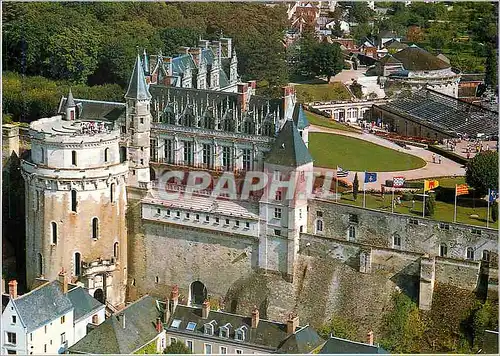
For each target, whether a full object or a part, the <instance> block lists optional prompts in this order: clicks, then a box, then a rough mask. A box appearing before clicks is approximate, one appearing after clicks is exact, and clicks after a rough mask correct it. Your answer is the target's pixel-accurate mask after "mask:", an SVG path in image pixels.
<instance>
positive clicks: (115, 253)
mask: <svg viewBox="0 0 500 356" xmlns="http://www.w3.org/2000/svg"><path fill="white" fill-rule="evenodd" d="M113 257H114V258H116V259H118V242H115V243H114V244H113Z"/></svg>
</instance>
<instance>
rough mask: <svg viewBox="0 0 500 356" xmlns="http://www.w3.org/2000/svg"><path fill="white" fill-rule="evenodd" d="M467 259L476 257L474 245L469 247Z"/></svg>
mask: <svg viewBox="0 0 500 356" xmlns="http://www.w3.org/2000/svg"><path fill="white" fill-rule="evenodd" d="M467 259H468V260H473V259H474V249H473V248H472V247H467Z"/></svg>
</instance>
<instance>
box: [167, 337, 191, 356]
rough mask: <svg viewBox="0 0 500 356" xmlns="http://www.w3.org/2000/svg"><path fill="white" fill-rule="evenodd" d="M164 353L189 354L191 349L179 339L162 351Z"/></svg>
mask: <svg viewBox="0 0 500 356" xmlns="http://www.w3.org/2000/svg"><path fill="white" fill-rule="evenodd" d="M163 353H164V354H177V355H178V354H190V353H191V350H190V349H189V348H188V347H187V346H186V345H184V343H182V342H180V341H177V340H176V341H174V342H172V343H171V344H170V345H169V346H167V347H166V348H165V351H163Z"/></svg>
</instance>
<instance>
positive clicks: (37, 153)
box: [22, 91, 128, 306]
mask: <svg viewBox="0 0 500 356" xmlns="http://www.w3.org/2000/svg"><path fill="white" fill-rule="evenodd" d="M110 106H112V107H110ZM60 107H61V109H60V110H59V112H61V113H62V114H61V115H59V116H54V117H50V118H44V119H40V120H37V121H35V122H33V123H31V125H30V136H31V157H30V158H29V159H26V160H24V161H23V162H22V174H23V177H24V179H25V182H26V230H27V231H26V257H27V259H26V261H27V266H26V271H27V281H28V286H31V285H32V283H33V281H34V279H35V278H37V277H40V276H43V277H45V278H46V279H49V280H53V279H55V278H57V277H58V274H59V272H60V271H61V270H64V271H66V273H67V275H69V276H71V279H72V281H73V282H81V283H83V284H84V286H85V287H86V288H88V290H89V293H91V295H93V296H94V297H96V298H97V299H98V300H101V301H102V302H104V301H106V302H109V303H110V304H112V305H114V306H117V305H120V304H122V303H124V301H125V292H126V283H127V281H126V279H127V235H126V233H127V232H126V221H125V212H126V204H127V198H126V179H127V175H128V161H127V159H126V154H123V152H121V149H120V145H119V143H120V127H119V126H118V125H117V124H115V123H116V122H118V120H116V119H117V118H119V116H120V113H125V109H126V108H125V104H121V103H103V102H96V101H90V100H77V103H75V100H74V99H73V95H72V94H71V91H70V93H69V95H68V98H67V99H64V98H63V100H62V102H61V106H60Z"/></svg>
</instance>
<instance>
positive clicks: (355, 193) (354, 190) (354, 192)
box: [352, 172, 359, 200]
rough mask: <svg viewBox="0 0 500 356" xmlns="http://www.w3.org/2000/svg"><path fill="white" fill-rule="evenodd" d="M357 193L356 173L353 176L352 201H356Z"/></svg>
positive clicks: (357, 181)
mask: <svg viewBox="0 0 500 356" xmlns="http://www.w3.org/2000/svg"><path fill="white" fill-rule="evenodd" d="M358 191H359V180H358V172H356V174H354V180H353V182H352V197H353V198H354V200H357V199H358Z"/></svg>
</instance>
